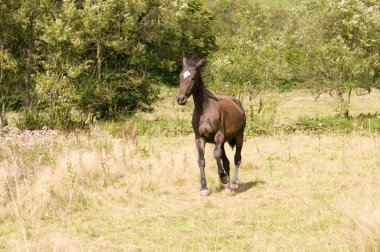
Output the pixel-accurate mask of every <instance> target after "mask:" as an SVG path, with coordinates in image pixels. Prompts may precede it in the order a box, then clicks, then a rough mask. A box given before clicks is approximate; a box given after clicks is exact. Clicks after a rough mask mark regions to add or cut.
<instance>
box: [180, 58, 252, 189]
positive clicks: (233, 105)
mask: <svg viewBox="0 0 380 252" xmlns="http://www.w3.org/2000/svg"><path fill="white" fill-rule="evenodd" d="M204 63H205V60H204V59H201V60H199V61H198V62H196V61H188V60H187V59H186V58H183V70H182V72H181V74H180V75H179V77H180V86H179V92H178V95H177V102H178V104H179V105H185V104H186V101H187V98H189V97H190V96H191V95H193V99H194V111H193V119H192V121H191V123H192V125H193V129H194V133H195V144H196V146H197V150H198V165H199V169H200V173H201V195H202V196H206V195H208V194H209V190H208V188H207V182H206V177H205V170H204V168H205V159H204V151H205V144H206V143H215V150H214V156H215V159H216V162H217V165H218V173H219V177H220V181H221V182H222V183H223V184H227V188H229V189H236V188H237V187H238V168H239V165H240V162H241V149H242V147H243V134H244V128H245V113H244V109H243V107H242V105H241V103H240V101H239V100H237V99H235V98H233V97H231V96H215V95H213V94H212V93H211V92H210V91H208V90H207V88H206V87H205V86H204V85H203V81H202V77H201V74H200V72H201V69H202V67H203V65H204ZM225 142H228V143H229V144H230V145H231V146H232V147H234V146H236V153H235V158H234V161H235V171H234V176H233V179H232V183H230V163H229V161H228V158H227V156H226V153H225V151H224V143H225ZM222 164H223V165H222Z"/></svg>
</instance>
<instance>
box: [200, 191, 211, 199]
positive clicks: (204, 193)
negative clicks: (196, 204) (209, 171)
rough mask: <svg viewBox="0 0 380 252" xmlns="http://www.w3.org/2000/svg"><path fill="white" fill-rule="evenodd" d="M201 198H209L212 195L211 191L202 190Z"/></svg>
mask: <svg viewBox="0 0 380 252" xmlns="http://www.w3.org/2000/svg"><path fill="white" fill-rule="evenodd" d="M200 193H201V196H203V197H204V196H208V195H210V191H209V190H208V189H203V190H201V192H200Z"/></svg>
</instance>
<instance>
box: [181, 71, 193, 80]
mask: <svg viewBox="0 0 380 252" xmlns="http://www.w3.org/2000/svg"><path fill="white" fill-rule="evenodd" d="M190 75H191V73H190V72H189V70H187V71H186V72H184V73H183V78H185V79H186V78H187V77H189V76H190Z"/></svg>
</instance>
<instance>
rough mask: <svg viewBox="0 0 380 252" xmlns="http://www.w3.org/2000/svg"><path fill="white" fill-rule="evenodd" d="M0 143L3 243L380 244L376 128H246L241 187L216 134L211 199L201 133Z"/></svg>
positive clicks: (6, 246) (76, 246) (147, 247)
mask: <svg viewBox="0 0 380 252" xmlns="http://www.w3.org/2000/svg"><path fill="white" fill-rule="evenodd" d="M30 139H32V138H30ZM1 144H2V150H7V151H8V152H7V154H6V155H2V159H1V161H0V205H1V208H0V250H4V251H11V250H13V251H19V250H29V251H52V250H56V251H89V250H92V251H98V250H102V251H120V250H126V251H140V250H142V251H152V250H153V251H207V250H208V251H209V250H221V251H262V250H264V251H275V250H284V251H299V250H308V251H310V250H311V251H321V250H322V251H325V250H333V251H336V250H344V251H345V250H355V251H357V250H358V251H368V250H369V251H376V250H379V249H380V161H379V154H378V153H379V148H380V139H379V135H377V134H371V135H368V136H362V135H360V134H350V135H322V136H316V135H301V134H299V135H277V136H270V137H256V138H251V139H248V140H247V141H246V142H245V143H244V148H243V154H242V155H243V161H242V166H241V169H240V181H239V182H240V188H239V191H238V193H237V194H236V195H235V196H230V195H228V194H227V193H226V192H225V191H224V190H223V189H222V188H221V187H220V184H219V181H218V175H217V168H216V164H215V161H214V158H213V156H212V153H213V151H212V146H210V145H208V147H207V150H206V176H207V179H208V185H209V187H210V189H211V191H212V194H211V195H210V196H209V197H203V198H202V197H200V196H199V171H198V168H197V162H196V151H195V146H194V141H193V136H183V137H178V138H171V137H159V138H158V139H155V138H153V137H152V138H149V137H139V138H138V139H137V144H136V142H132V141H127V140H124V139H116V138H113V137H111V136H109V135H108V134H106V133H105V132H103V131H101V130H99V129H98V130H94V131H93V132H92V135H91V136H90V137H89V136H88V135H87V134H81V135H80V136H79V139H77V138H76V137H75V135H69V136H66V137H62V138H61V137H59V138H53V139H51V140H49V141H46V142H44V143H38V144H36V145H34V146H29V147H28V148H27V149H25V148H24V147H20V146H21V143H18V142H17V141H16V142H13V143H9V142H5V141H3V142H1ZM228 156H229V157H230V160H232V159H233V158H232V151H231V150H228Z"/></svg>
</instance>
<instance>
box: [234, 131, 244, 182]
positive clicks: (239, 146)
mask: <svg viewBox="0 0 380 252" xmlns="http://www.w3.org/2000/svg"><path fill="white" fill-rule="evenodd" d="M243 141H244V140H243V132H241V133H240V134H239V136H238V137H237V138H236V153H235V157H234V161H235V169H234V176H233V178H232V184H231V188H232V189H236V188H238V168H239V166H240V163H241V150H242V148H243Z"/></svg>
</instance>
